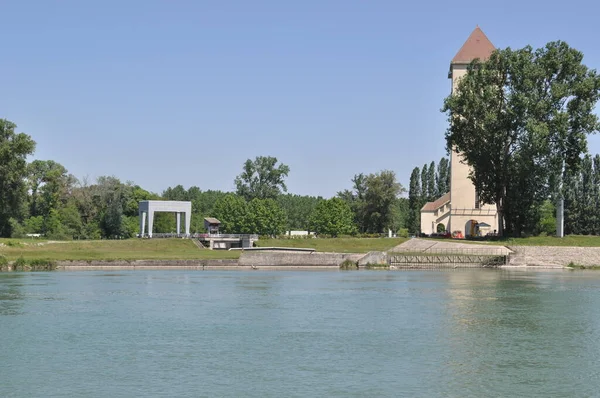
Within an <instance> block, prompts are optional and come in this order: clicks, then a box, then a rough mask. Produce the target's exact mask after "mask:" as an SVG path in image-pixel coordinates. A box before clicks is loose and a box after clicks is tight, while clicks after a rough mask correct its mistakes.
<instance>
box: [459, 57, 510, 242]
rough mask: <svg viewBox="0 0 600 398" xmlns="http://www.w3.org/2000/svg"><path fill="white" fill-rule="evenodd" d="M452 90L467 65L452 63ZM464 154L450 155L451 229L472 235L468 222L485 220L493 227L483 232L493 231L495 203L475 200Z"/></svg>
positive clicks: (494, 226)
mask: <svg viewBox="0 0 600 398" xmlns="http://www.w3.org/2000/svg"><path fill="white" fill-rule="evenodd" d="M451 73H452V92H454V91H455V90H456V89H457V86H458V80H459V79H460V78H461V77H462V76H464V75H465V74H466V73H467V65H452V71H451ZM461 160H462V156H461V155H460V154H458V153H456V152H454V151H453V152H452V155H451V157H450V204H451V210H450V223H449V224H450V225H449V227H448V229H449V230H450V231H461V232H462V233H463V235H465V236H468V235H470V230H469V229H468V225H467V223H468V222H469V221H471V220H473V221H475V222H479V223H481V222H485V223H487V224H489V225H490V226H491V227H490V228H489V229H487V230H484V229H482V233H483V234H485V233H487V232H493V231H494V230H497V229H498V220H497V217H496V206H495V205H484V206H479V208H477V206H476V204H475V201H476V198H475V186H474V185H473V182H472V181H471V180H470V179H469V170H470V167H469V166H468V165H467V164H466V163H464V162H462V161H461Z"/></svg>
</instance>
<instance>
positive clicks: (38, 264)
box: [29, 259, 56, 271]
mask: <svg viewBox="0 0 600 398" xmlns="http://www.w3.org/2000/svg"><path fill="white" fill-rule="evenodd" d="M29 265H30V266H31V270H32V271H54V270H55V269H56V263H55V262H54V261H52V260H44V259H36V260H31V261H29Z"/></svg>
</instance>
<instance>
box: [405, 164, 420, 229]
mask: <svg viewBox="0 0 600 398" xmlns="http://www.w3.org/2000/svg"><path fill="white" fill-rule="evenodd" d="M420 178H421V171H420V170H419V168H418V167H415V168H414V169H413V171H412V173H411V175H410V184H409V188H408V208H409V217H408V230H409V232H410V233H412V234H418V233H419V232H420V231H421V180H420Z"/></svg>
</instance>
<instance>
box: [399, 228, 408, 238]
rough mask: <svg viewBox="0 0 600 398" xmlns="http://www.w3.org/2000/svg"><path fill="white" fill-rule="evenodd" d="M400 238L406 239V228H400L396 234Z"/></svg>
mask: <svg viewBox="0 0 600 398" xmlns="http://www.w3.org/2000/svg"><path fill="white" fill-rule="evenodd" d="M398 236H399V237H400V238H408V228H400V232H399V233H398Z"/></svg>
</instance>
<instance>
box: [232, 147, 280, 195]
mask: <svg viewBox="0 0 600 398" xmlns="http://www.w3.org/2000/svg"><path fill="white" fill-rule="evenodd" d="M289 172H290V168H289V167H288V166H286V165H285V164H279V166H277V158H275V157H271V156H257V157H256V158H255V159H254V161H252V160H250V159H248V160H246V162H245V163H244V168H243V171H242V174H240V175H239V176H237V177H236V179H235V186H236V188H237V194H238V195H240V196H241V197H243V198H245V199H246V200H247V201H250V200H252V199H254V198H258V199H276V198H277V196H279V195H280V194H281V191H283V192H286V191H287V187H286V185H285V178H286V177H287V176H288V174H289Z"/></svg>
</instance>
